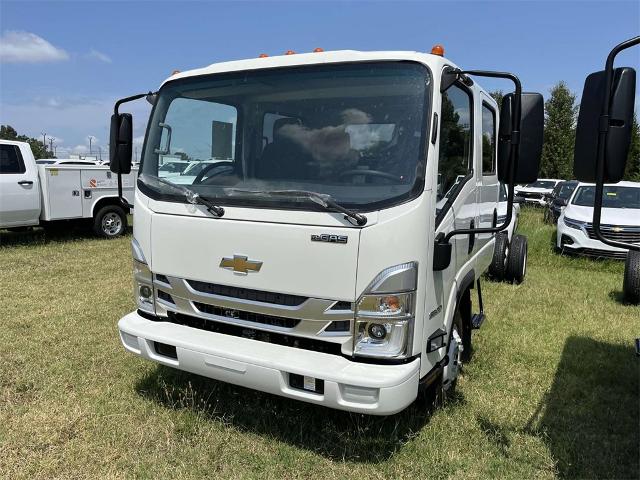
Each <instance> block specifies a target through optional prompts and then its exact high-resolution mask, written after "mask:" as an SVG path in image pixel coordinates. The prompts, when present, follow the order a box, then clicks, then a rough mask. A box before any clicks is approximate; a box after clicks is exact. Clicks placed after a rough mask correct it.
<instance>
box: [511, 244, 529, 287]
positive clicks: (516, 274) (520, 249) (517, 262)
mask: <svg viewBox="0 0 640 480" xmlns="http://www.w3.org/2000/svg"><path fill="white" fill-rule="evenodd" d="M527 251H528V245H527V237H525V236H524V235H514V236H513V238H512V239H511V245H510V246H509V255H508V256H507V268H506V275H505V277H506V279H507V280H508V281H509V282H512V283H516V284H520V283H522V282H523V281H524V277H525V275H526V274H527Z"/></svg>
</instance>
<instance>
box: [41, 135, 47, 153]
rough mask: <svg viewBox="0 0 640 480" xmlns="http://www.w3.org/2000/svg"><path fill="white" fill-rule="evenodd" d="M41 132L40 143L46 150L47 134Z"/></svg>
mask: <svg viewBox="0 0 640 480" xmlns="http://www.w3.org/2000/svg"><path fill="white" fill-rule="evenodd" d="M40 133H42V145H44V150H45V151H46V150H47V134H46V133H44V132H40Z"/></svg>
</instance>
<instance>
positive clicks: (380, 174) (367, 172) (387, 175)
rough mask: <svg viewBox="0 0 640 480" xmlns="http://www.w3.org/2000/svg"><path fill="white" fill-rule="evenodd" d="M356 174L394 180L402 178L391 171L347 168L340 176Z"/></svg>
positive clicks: (353, 175)
mask: <svg viewBox="0 0 640 480" xmlns="http://www.w3.org/2000/svg"><path fill="white" fill-rule="evenodd" d="M356 175H369V176H371V177H378V178H384V179H386V180H393V181H394V182H397V181H399V180H401V178H400V177H398V176H397V175H392V174H390V173H387V172H382V171H380V170H346V171H344V172H342V173H340V175H338V176H339V177H347V176H349V177H355V176H356Z"/></svg>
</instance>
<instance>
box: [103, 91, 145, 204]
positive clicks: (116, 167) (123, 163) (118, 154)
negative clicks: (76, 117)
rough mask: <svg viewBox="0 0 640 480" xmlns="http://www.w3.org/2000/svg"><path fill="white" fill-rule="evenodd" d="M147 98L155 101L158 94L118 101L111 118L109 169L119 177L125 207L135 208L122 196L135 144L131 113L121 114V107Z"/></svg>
mask: <svg viewBox="0 0 640 480" xmlns="http://www.w3.org/2000/svg"><path fill="white" fill-rule="evenodd" d="M144 97H146V98H147V100H149V98H153V99H154V103H155V97H156V93H152V92H147V93H140V94H138V95H132V96H130V97H125V98H121V99H120V100H118V101H116V103H115V105H114V107H113V115H112V116H111V132H110V135H109V136H110V140H109V169H110V170H111V171H112V172H113V173H115V174H117V175H118V197H119V198H120V203H121V204H122V206H123V207H125V208H127V209H130V208H133V205H131V204H130V203H129V202H128V201H127V200H126V199H125V198H124V197H123V195H122V174H123V173H129V172H130V171H131V163H132V162H131V148H132V144H133V124H132V121H133V119H132V117H131V114H129V113H120V112H119V109H120V105H122V104H123V103H127V102H132V101H134V100H138V99H140V98H144Z"/></svg>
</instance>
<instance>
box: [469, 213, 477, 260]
mask: <svg viewBox="0 0 640 480" xmlns="http://www.w3.org/2000/svg"><path fill="white" fill-rule="evenodd" d="M469 228H470V229H471V230H473V229H474V228H476V221H475V220H474V219H471V223H470V224H469ZM475 243H476V234H475V233H470V234H469V251H468V253H469V254H470V253H471V252H473V246H474V245H475Z"/></svg>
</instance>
